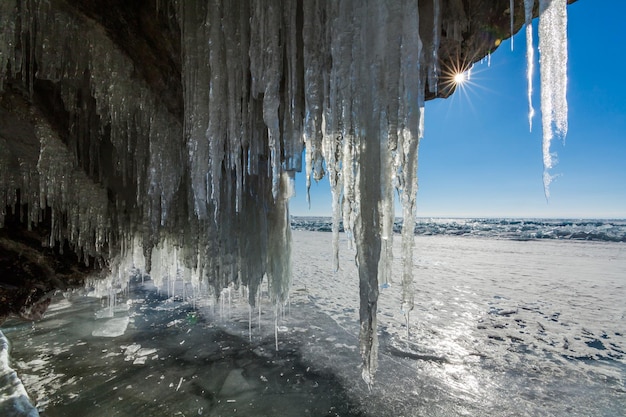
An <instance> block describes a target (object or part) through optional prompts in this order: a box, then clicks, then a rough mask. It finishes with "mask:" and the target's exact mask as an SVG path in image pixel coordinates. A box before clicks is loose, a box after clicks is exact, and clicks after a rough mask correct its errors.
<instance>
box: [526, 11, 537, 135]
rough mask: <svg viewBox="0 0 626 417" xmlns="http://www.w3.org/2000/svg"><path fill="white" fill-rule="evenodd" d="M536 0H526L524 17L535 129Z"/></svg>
mask: <svg viewBox="0 0 626 417" xmlns="http://www.w3.org/2000/svg"><path fill="white" fill-rule="evenodd" d="M534 5H535V0H524V17H525V21H526V80H527V82H528V126H529V129H530V131H532V130H533V117H535V109H534V108H533V73H534V72H535V69H534V66H535V48H534V46H533V26H532V20H533V7H534Z"/></svg>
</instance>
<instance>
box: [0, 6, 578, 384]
mask: <svg viewBox="0 0 626 417" xmlns="http://www.w3.org/2000/svg"><path fill="white" fill-rule="evenodd" d="M554 2H555V3H559V2H562V0H554ZM525 3H526V4H528V3H529V2H528V1H526V2H522V1H509V0H498V1H495V0H494V1H486V0H448V1H445V0H420V1H419V2H418V1H416V0H404V1H395V0H390V1H388V2H379V1H369V2H364V1H360V0H353V1H352V0H343V1H327V0H311V1H308V0H307V1H285V0H282V1H281V0H267V1H262V2H240V1H226V0H224V1H210V2H206V1H182V0H179V1H176V0H142V1H133V2H128V1H123V0H109V1H102V0H88V1H79V0H50V1H43V0H28V1H26V0H3V2H2V4H1V5H0V91H1V92H2V97H1V100H2V101H1V103H0V104H1V109H2V117H1V118H0V123H1V124H2V125H1V126H0V151H1V152H0V207H1V208H2V212H0V223H1V224H4V223H5V222H6V223H7V224H9V225H11V227H10V228H8V227H7V228H4V229H0V234H1V235H0V237H1V240H0V248H1V249H2V256H1V257H0V260H1V263H0V264H1V265H2V267H3V268H4V269H5V271H10V273H11V276H12V277H13V280H12V281H11V283H6V285H4V287H2V288H3V289H2V291H3V294H2V295H1V296H2V297H5V298H6V299H8V298H10V297H11V290H10V289H11V288H12V286H15V285H17V286H19V285H21V284H22V283H23V285H24V286H31V287H33V288H39V292H38V293H37V294H40V293H43V292H45V290H47V289H50V288H54V287H56V286H59V285H64V284H63V283H64V282H65V281H68V280H70V278H68V277H69V276H71V277H73V278H72V279H75V277H76V274H78V275H81V274H83V273H84V270H80V271H78V270H77V269H76V268H72V265H77V264H89V265H95V266H96V268H98V269H101V268H103V269H104V270H105V271H107V272H109V273H110V274H109V276H113V277H117V279H120V280H123V279H125V277H126V276H127V271H126V269H127V268H128V267H130V266H142V267H143V268H144V269H145V270H146V271H150V272H151V274H152V276H153V278H155V279H163V278H164V277H167V276H171V275H180V276H182V277H183V278H184V279H187V280H189V281H191V282H194V283H199V282H206V283H209V284H210V285H211V286H213V287H214V288H215V289H216V293H218V294H219V290H220V289H221V288H223V287H225V286H227V285H228V284H229V283H232V282H236V283H238V284H243V285H247V286H248V287H249V288H250V289H251V291H250V294H251V298H250V302H251V303H252V304H254V302H255V298H254V294H256V289H257V288H258V286H259V284H260V282H261V280H262V279H264V277H267V279H268V281H269V283H270V288H271V293H272V297H273V298H274V300H275V301H276V302H282V301H284V299H285V297H286V294H287V289H288V284H289V277H290V260H289V241H290V230H289V214H288V199H289V197H290V195H291V192H292V191H291V188H292V181H293V176H294V172H296V171H300V170H302V169H305V170H306V172H307V176H308V177H309V181H310V180H319V179H321V178H322V177H323V176H324V175H328V177H329V180H330V181H331V185H332V188H333V200H334V208H333V212H334V217H335V220H336V223H337V225H338V223H339V221H343V222H344V227H346V228H347V229H348V230H349V231H350V232H351V233H353V234H354V236H355V237H356V239H355V240H356V244H357V250H358V251H359V268H360V279H361V288H362V294H364V295H362V301H361V322H362V341H361V342H362V352H361V353H362V355H363V356H364V362H365V367H364V368H365V369H367V370H368V372H369V370H370V367H371V366H370V362H369V361H370V359H371V361H373V363H374V365H373V369H372V370H371V375H372V376H373V371H374V370H375V356H376V348H375V346H376V343H375V340H372V337H374V338H375V327H376V322H375V304H376V298H377V285H376V283H377V281H378V279H382V280H384V279H385V278H384V277H385V274H386V273H387V272H386V271H387V269H386V268H387V267H386V265H387V264H386V262H388V259H389V257H388V255H389V253H388V251H389V247H390V246H389V245H388V241H389V239H390V238H391V237H392V233H391V232H390V230H391V227H390V223H389V221H390V213H391V215H392V214H393V212H394V211H393V209H392V207H390V206H389V204H390V203H392V202H393V192H394V189H397V190H398V191H399V193H400V194H401V201H402V203H403V206H404V214H405V219H410V218H412V217H413V216H414V214H415V204H414V200H415V192H416V184H415V181H416V178H415V175H416V164H417V144H418V141H419V136H420V130H421V124H422V123H423V118H422V113H421V107H422V106H423V103H424V101H426V100H429V99H433V98H436V97H447V96H449V95H450V94H452V92H453V90H454V84H453V83H450V78H451V77H452V76H453V73H452V72H451V71H450V69H451V68H460V69H465V68H467V67H469V66H470V65H471V64H472V63H473V62H475V61H478V60H480V59H482V58H483V57H484V56H485V55H487V54H489V53H490V52H492V51H493V50H494V49H496V48H497V47H498V45H500V43H501V41H502V40H503V39H505V38H507V37H510V36H511V35H512V33H514V32H516V31H517V30H519V28H520V27H522V25H523V24H524V23H525V20H526V18H525V10H524V6H525ZM547 3H550V2H546V1H544V2H542V4H544V5H545V4H547ZM570 3H571V1H570ZM533 4H534V2H533ZM538 9H539V3H537V4H536V5H534V9H533V15H537V13H538ZM511 12H513V13H511ZM512 17H513V19H512ZM305 145H306V148H307V154H306V155H307V156H306V161H302V150H303V148H304V147H305ZM322 161H325V162H324V163H323V162H322ZM379 190H380V192H379ZM5 208H6V210H5ZM391 220H392V219H391ZM407 224H408V225H409V226H408V227H407V228H406V229H407V230H410V229H411V227H410V226H411V222H410V221H408V220H407ZM9 230H10V231H11V233H9ZM337 230H338V229H337ZM403 239H404V240H405V247H406V248H407V249H406V251H405V252H406V256H410V255H408V254H409V253H410V252H411V251H410V250H409V249H410V247H411V241H412V233H409V232H407V233H405V235H404V236H403ZM11 242H19V244H20V245H26V246H28V247H29V248H30V249H32V251H34V253H40V254H41V257H40V258H39V259H40V261H39V262H40V264H41V269H42V271H44V270H45V271H48V272H46V273H42V274H41V275H42V276H46V277H48V278H46V279H45V282H46V284H45V285H39V287H37V285H38V284H37V278H36V277H33V274H32V267H28V268H29V269H28V271H27V270H26V269H27V265H29V262H35V261H34V260H35V259H37V256H34V255H33V256H30V258H29V261H28V262H17V263H16V262H15V259H20V258H18V255H19V254H22V253H24V251H21V252H19V250H21V249H16V248H17V247H18V246H15V245H13V244H12V243H11ZM41 243H43V244H44V245H43V246H44V247H43V248H42V246H41ZM21 247H22V246H19V248H21ZM136 249H139V251H137V250H136ZM68 253H69V254H68ZM155 254H156V255H155ZM19 256H21V255H19ZM408 263H410V262H408ZM20 268H22V269H23V270H22V271H20ZM81 268H82V267H81ZM66 270H71V271H72V272H71V273H68V274H66V275H67V276H66V275H64V273H65V272H64V271H66ZM29 271H30V272H29ZM50 271H52V272H50ZM34 275H35V276H36V275H37V274H34ZM2 276H6V275H5V274H2ZM49 276H50V277H57V278H55V279H56V280H57V282H53V281H54V280H53V279H52V278H50V277H49ZM15 277H18V278H15ZM58 277H60V280H59V278H58ZM22 278H23V279H22ZM411 279H412V275H411V271H410V267H407V268H406V270H405V271H404V278H403V280H404V283H405V286H406V289H407V291H406V294H405V296H404V304H403V309H405V310H406V311H407V312H408V311H410V310H411V309H412V304H413V299H412V292H411ZM6 288H9V290H5V289H6ZM35 298H37V297H34V296H29V297H26V301H20V302H15V303H8V304H4V305H11V307H10V308H9V309H7V311H4V312H0V314H7V313H9V312H13V313H18V312H20V311H21V312H22V314H24V312H25V310H24V308H25V307H24V306H25V305H28V304H29V303H32V301H33V300H34V299H35ZM407 314H408V313H407ZM372 335H373V336H372ZM368 358H369V359H368ZM364 377H365V378H366V379H367V378H368V375H365V374H364Z"/></svg>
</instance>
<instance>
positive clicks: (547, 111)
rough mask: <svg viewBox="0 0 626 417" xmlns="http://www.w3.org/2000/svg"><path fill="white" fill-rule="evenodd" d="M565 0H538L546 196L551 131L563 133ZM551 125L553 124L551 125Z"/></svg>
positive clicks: (565, 64)
mask: <svg viewBox="0 0 626 417" xmlns="http://www.w3.org/2000/svg"><path fill="white" fill-rule="evenodd" d="M566 6H567V1H566V0H540V1H539V8H540V18H539V53H540V55H541V120H542V125H543V168H544V172H543V186H544V192H545V195H546V199H549V198H550V183H551V182H552V179H553V178H554V177H553V176H552V175H551V174H550V170H551V169H552V167H553V164H554V161H553V157H552V154H551V153H550V143H551V141H552V138H553V136H554V134H555V133H556V134H557V135H558V136H560V137H562V138H564V137H565V135H567V7H566ZM553 125H554V127H553Z"/></svg>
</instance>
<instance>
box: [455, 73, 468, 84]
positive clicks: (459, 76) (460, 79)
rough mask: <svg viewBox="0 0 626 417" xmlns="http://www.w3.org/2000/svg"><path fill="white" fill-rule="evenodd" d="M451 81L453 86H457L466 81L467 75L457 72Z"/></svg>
mask: <svg viewBox="0 0 626 417" xmlns="http://www.w3.org/2000/svg"><path fill="white" fill-rule="evenodd" d="M452 81H453V82H454V84H456V85H457V86H459V85H461V84H463V83H464V82H465V81H467V75H466V74H465V73H464V72H457V73H456V74H454V77H453V78H452Z"/></svg>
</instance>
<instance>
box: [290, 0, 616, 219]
mask: <svg viewBox="0 0 626 417" xmlns="http://www.w3.org/2000/svg"><path fill="white" fill-rule="evenodd" d="M599 4H601V5H599ZM625 15H626V1H624V0H604V1H602V2H597V1H593V0H579V1H578V2H577V3H574V4H572V5H570V6H569V7H568V51H569V62H568V93H567V97H568V104H569V132H568V135H567V138H566V139H565V143H564V144H563V143H562V142H561V141H560V140H558V139H555V140H554V141H553V142H552V151H553V152H556V153H557V155H558V163H557V164H556V166H555V168H554V169H553V170H552V173H553V174H557V175H559V177H558V178H557V179H555V180H554V181H553V182H552V185H551V187H550V191H551V197H550V200H549V201H546V199H545V196H544V193H543V182H542V174H543V167H542V156H541V140H542V134H541V113H540V111H539V107H540V101H539V74H538V71H537V69H536V71H535V80H534V86H535V92H534V97H533V105H534V107H535V109H536V112H537V114H536V115H535V118H534V119H533V131H532V132H529V126H528V101H527V98H526V88H527V85H526V38H525V33H524V32H525V31H524V30H521V31H520V32H518V33H517V35H516V36H515V37H514V46H515V47H514V50H513V51H511V47H510V42H509V41H506V42H503V43H502V45H501V46H500V48H498V50H496V51H495V53H494V54H492V56H491V62H490V65H487V62H486V61H485V62H484V63H483V64H476V65H475V66H474V68H473V70H472V77H471V85H468V86H467V87H466V88H465V89H464V91H460V90H458V91H456V92H455V93H454V95H453V96H452V97H450V98H448V99H445V100H444V99H437V100H431V101H429V102H427V103H426V110H425V135H424V138H423V139H422V141H421V143H420V149H419V168H418V176H419V191H418V216H419V217H550V218H555V217H556V218H564V217H567V218H626V30H624V29H623V26H622V20H623V16H625ZM533 24H534V29H535V36H534V41H535V45H536V44H537V34H536V29H537V20H536V19H535V21H534V22H533ZM538 55H539V54H538V53H537V52H536V53H535V58H536V59H538ZM537 66H538V64H536V68H537ZM296 191H297V195H296V197H294V198H293V199H292V200H291V213H292V214H293V215H296V216H307V215H310V216H317V215H330V210H331V204H330V190H329V186H328V180H327V179H326V178H324V179H323V180H322V181H320V183H318V184H315V183H314V184H313V185H312V187H311V209H309V208H308V206H307V204H306V189H305V176H304V173H300V174H298V175H297V177H296Z"/></svg>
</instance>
